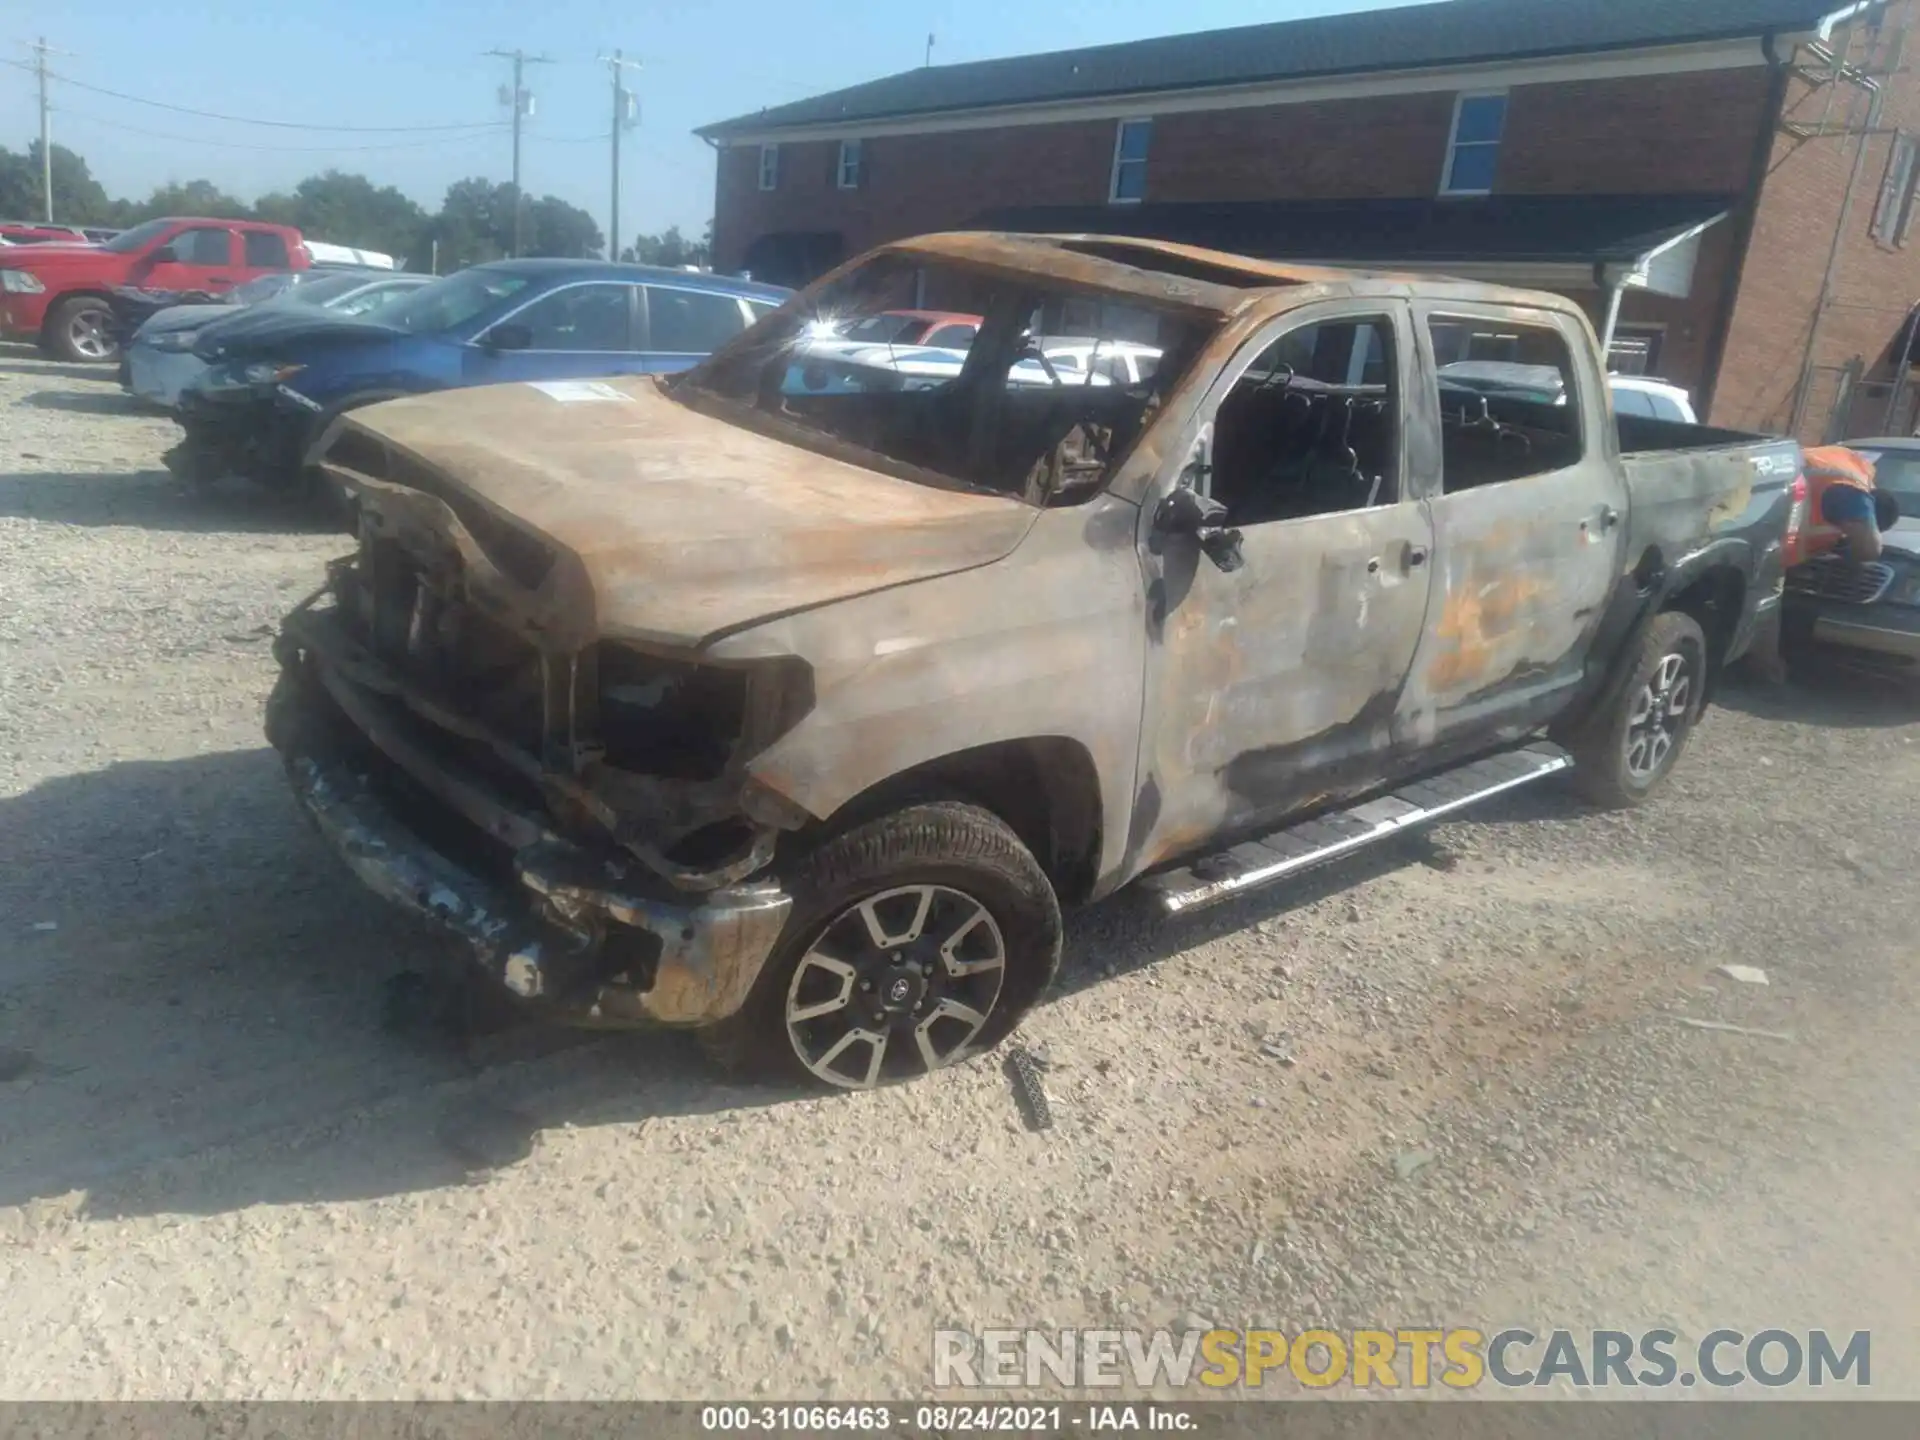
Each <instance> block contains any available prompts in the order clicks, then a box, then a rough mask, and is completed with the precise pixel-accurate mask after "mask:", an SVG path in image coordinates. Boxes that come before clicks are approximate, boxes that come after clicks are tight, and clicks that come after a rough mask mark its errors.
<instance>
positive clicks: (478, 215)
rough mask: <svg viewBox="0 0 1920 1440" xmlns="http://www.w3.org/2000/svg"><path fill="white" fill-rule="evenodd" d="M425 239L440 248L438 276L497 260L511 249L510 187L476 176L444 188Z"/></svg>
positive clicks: (511, 211)
mask: <svg viewBox="0 0 1920 1440" xmlns="http://www.w3.org/2000/svg"><path fill="white" fill-rule="evenodd" d="M428 236H429V239H430V240H435V241H438V242H439V245H440V273H441V274H442V275H450V274H452V273H453V272H454V271H455V270H464V269H465V268H466V267H467V266H469V265H483V264H485V263H486V262H487V261H489V260H498V259H499V258H500V257H501V256H503V255H505V254H507V253H509V251H510V250H511V249H512V246H513V187H512V186H511V185H496V184H495V183H494V182H493V181H491V180H487V179H483V178H482V177H480V176H478V175H476V176H473V177H472V178H470V179H467V180H456V181H454V183H453V184H451V185H449V186H448V187H447V195H446V199H445V200H443V201H442V202H441V204H440V213H439V214H438V215H436V216H434V217H433V219H432V221H431V222H429V226H428Z"/></svg>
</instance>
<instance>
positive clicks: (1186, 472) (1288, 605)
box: [1129, 299, 1432, 873]
mask: <svg viewBox="0 0 1920 1440" xmlns="http://www.w3.org/2000/svg"><path fill="white" fill-rule="evenodd" d="M1412 341H1413V337H1412V326H1411V319H1410V313H1409V311H1408V309H1407V307H1406V305H1405V303H1404V302H1402V301H1398V300H1380V299H1374V300H1365V301H1360V300H1348V301H1339V302H1329V303H1327V304H1324V305H1314V306H1306V307H1302V308H1301V309H1298V310H1293V311H1289V312H1288V313H1287V314H1286V315H1285V316H1284V317H1281V318H1279V319H1277V320H1275V321H1274V322H1273V323H1272V324H1271V325H1269V326H1267V327H1265V328H1263V329H1262V330H1260V331H1258V332H1256V333H1255V334H1254V336H1253V337H1252V338H1251V339H1249V340H1248V342H1247V343H1246V344H1245V345H1244V346H1243V347H1241V349H1239V350H1238V351H1237V352H1236V353H1235V354H1234V357H1233V359H1232V360H1231V361H1230V362H1229V363H1228V364H1227V365H1226V366H1225V367H1224V368H1223V369H1222V371H1221V373H1220V375H1219V376H1218V377H1217V378H1216V380H1215V382H1214V384H1213V386H1212V387H1211V388H1210V390H1209V392H1208V394H1207V397H1206V399H1205V401H1204V402H1203V403H1202V405H1201V406H1200V408H1199V410H1198V412H1197V416H1196V421H1195V427H1196V428H1194V429H1192V430H1189V431H1188V435H1189V436H1190V437H1191V442H1190V443H1189V444H1185V445H1183V446H1182V447H1181V448H1180V449H1179V450H1177V451H1176V452H1175V453H1174V455H1173V457H1172V458H1171V460H1170V464H1169V468H1168V470H1167V471H1166V473H1164V474H1163V475H1161V476H1160V477H1159V480H1158V482H1157V483H1156V484H1155V485H1154V486H1153V488H1152V489H1151V490H1149V492H1148V493H1147V495H1146V496H1145V497H1144V498H1145V502H1146V503H1145V505H1144V506H1143V509H1142V516H1141V534H1140V545H1141V558H1142V563H1143V566H1144V567H1145V573H1146V577H1147V584H1148V603H1147V624H1148V627H1149V628H1148V633H1149V649H1148V658H1147V677H1146V694H1145V697H1144V704H1143V707H1142V716H1141V719H1142V730H1141V752H1140V768H1139V773H1140V776H1141V780H1140V785H1139V789H1138V793H1137V795H1136V803H1135V814H1134V817H1133V830H1132V836H1131V844H1130V847H1129V849H1130V859H1131V861H1132V868H1133V869H1134V871H1135V872H1136V873H1138V871H1140V870H1143V869H1146V868H1148V867H1150V866H1152V865H1155V864H1158V863H1160V862H1161V861H1164V860H1167V859H1169V858H1171V857H1173V856H1176V855H1180V854H1183V853H1186V852H1188V851H1191V850H1193V849H1194V848H1195V847H1197V846H1199V845H1200V844H1202V843H1204V842H1205V841H1207V840H1208V839H1209V838H1211V837H1213V836H1215V835H1217V834H1220V833H1221V832H1223V831H1232V830H1236V829H1240V828H1245V827H1251V826H1253V825H1255V824H1257V823H1259V822H1262V821H1265V820H1268V819H1272V818H1276V817H1278V816H1280V815H1283V814H1286V813H1288V812H1291V811H1294V810H1297V809H1300V808H1302V807H1304V806H1307V805H1311V804H1313V803H1315V802H1317V801H1318V800H1320V799H1322V798H1328V797H1332V796H1337V795H1340V794H1344V793H1350V792H1352V791H1356V790H1359V789H1364V788H1368V787H1369V786H1371V785H1372V784H1374V783H1377V782H1378V779H1379V777H1380V776H1381V774H1382V773H1384V771H1385V770H1386V769H1387V767H1388V765H1389V761H1390V755H1389V752H1390V748H1391V743H1392V728H1393V719H1394V715H1395V711H1396V708H1397V706H1398V704H1399V701H1400V696H1401V690H1402V686H1403V684H1404V682H1405V680H1406V677H1407V673H1408V670H1409V668H1410V667H1411V665H1412V663H1413V658H1414V655H1415V653H1416V650H1417V648H1418V645H1419V641H1420V634H1421V628H1422V625H1423V623H1424V621H1425V617H1426V612H1427V587H1428V582H1427V575H1428V566H1427V563H1426V562H1427V557H1428V552H1429V550H1430V549H1431V546H1432V533H1431V526H1430V521H1429V519H1428V516H1427V513H1426V510H1425V509H1424V507H1423V506H1422V505H1421V503H1420V502H1419V500H1418V499H1417V498H1415V497H1413V496H1411V495H1410V494H1409V493H1408V491H1407V488H1406V486H1405V484H1404V480H1405V476H1406V474H1407V469H1406V465H1407V444H1406V435H1405V428H1406V427H1405V409H1406V407H1405V404H1404V401H1405V397H1406V395H1407V393H1408V385H1409V384H1410V382H1411V380H1412V377H1413V376H1414V375H1416V374H1417V373H1418V372H1417V370H1416V368H1415V366H1414V361H1413V343H1412ZM1182 487H1184V488H1187V489H1191V490H1193V491H1194V492H1195V493H1196V494H1198V495H1200V496H1203V497H1205V498H1206V499H1208V500H1211V501H1215V502H1218V503H1219V504H1220V505H1222V506H1224V507H1225V510H1224V516H1223V517H1220V520H1221V523H1220V526H1218V527H1213V531H1214V533H1211V534H1209V536H1208V539H1209V540H1210V541H1211V542H1212V543H1213V544H1214V546H1215V548H1219V534H1218V533H1217V532H1218V530H1219V529H1222V528H1224V529H1232V530H1237V531H1238V532H1239V535H1240V540H1239V547H1238V551H1239V554H1238V558H1239V559H1240V561H1241V562H1242V563H1240V564H1239V565H1238V567H1237V568H1224V567H1223V565H1222V564H1221V563H1220V561H1219V560H1217V559H1215V558H1212V557H1210V555H1209V554H1208V553H1207V551H1206V549H1205V548H1203V546H1202V545H1201V544H1200V543H1199V542H1198V541H1197V540H1196V538H1195V536H1194V535H1193V534H1191V533H1184V532H1182V531H1180V530H1178V529H1176V528H1170V525H1169V522H1168V511H1169V509H1170V508H1171V507H1170V505H1169V503H1168V497H1169V496H1170V495H1173V494H1174V492H1176V491H1177V490H1178V489H1180V488H1182ZM1232 558H1234V557H1233V556H1231V555H1229V556H1227V559H1228V560H1229V561H1230V560H1231V559H1232Z"/></svg>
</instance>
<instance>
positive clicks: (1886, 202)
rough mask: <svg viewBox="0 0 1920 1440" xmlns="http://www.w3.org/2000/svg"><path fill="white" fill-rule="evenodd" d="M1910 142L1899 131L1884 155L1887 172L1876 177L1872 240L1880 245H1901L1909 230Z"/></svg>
mask: <svg viewBox="0 0 1920 1440" xmlns="http://www.w3.org/2000/svg"><path fill="white" fill-rule="evenodd" d="M1913 187H1914V143H1913V136H1911V135H1908V134H1906V133H1905V132H1904V131H1902V132H1901V133H1899V134H1896V135H1895V136H1894V137H1893V148H1892V149H1891V150H1889V151H1888V152H1887V172H1886V174H1884V175H1882V176H1881V177H1880V203H1879V204H1877V205H1876V206H1874V209H1873V238H1874V239H1875V240H1877V241H1879V242H1880V243H1881V244H1882V245H1889V246H1891V245H1904V244H1906V242H1907V233H1908V231H1909V230H1911V229H1912V227H1913Z"/></svg>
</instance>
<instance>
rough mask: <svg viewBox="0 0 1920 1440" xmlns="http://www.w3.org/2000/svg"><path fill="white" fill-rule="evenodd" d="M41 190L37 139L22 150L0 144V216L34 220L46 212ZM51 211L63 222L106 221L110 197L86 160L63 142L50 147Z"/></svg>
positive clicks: (110, 214)
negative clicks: (51, 164) (51, 154)
mask: <svg viewBox="0 0 1920 1440" xmlns="http://www.w3.org/2000/svg"><path fill="white" fill-rule="evenodd" d="M45 213H46V212H45V209H44V207H43V204H42V196H41V193H40V142H39V141H38V140H35V141H33V142H32V143H30V144H29V145H28V146H27V148H26V149H25V151H24V152H21V153H18V154H16V153H15V152H13V151H11V150H8V149H5V148H0V217H4V218H5V219H8V220H37V219H39V218H41V217H42V216H43V215H44V214H45ZM53 215H54V218H55V219H56V220H58V221H59V222H60V223H61V224H63V225H97V224H108V223H111V222H112V221H113V219H114V213H113V201H111V200H110V199H108V198H107V192H106V191H105V190H104V189H103V188H102V187H101V185H100V182H99V181H98V180H96V179H94V178H93V173H92V172H91V171H90V170H88V169H87V162H86V161H85V160H83V159H81V157H80V156H79V155H77V154H75V153H74V152H73V151H71V150H69V149H68V148H67V147H66V146H64V145H55V146H54V147H53Z"/></svg>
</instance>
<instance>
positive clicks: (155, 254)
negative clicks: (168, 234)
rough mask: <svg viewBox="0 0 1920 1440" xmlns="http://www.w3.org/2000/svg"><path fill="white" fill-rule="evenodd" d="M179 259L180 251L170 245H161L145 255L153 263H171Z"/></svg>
mask: <svg viewBox="0 0 1920 1440" xmlns="http://www.w3.org/2000/svg"><path fill="white" fill-rule="evenodd" d="M179 259H180V252H179V251H178V250H176V249H174V248H173V246H171V245H162V246H161V247H160V248H159V249H158V250H155V251H152V252H151V253H150V254H148V256H147V260H148V262H149V263H151V264H154V265H171V264H174V263H176V262H177V261H178V260H179Z"/></svg>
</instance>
